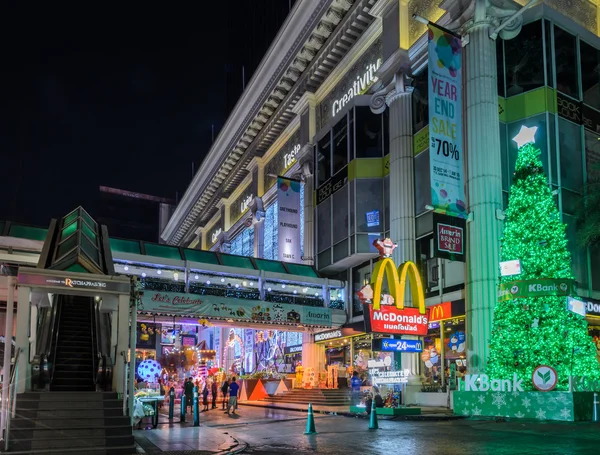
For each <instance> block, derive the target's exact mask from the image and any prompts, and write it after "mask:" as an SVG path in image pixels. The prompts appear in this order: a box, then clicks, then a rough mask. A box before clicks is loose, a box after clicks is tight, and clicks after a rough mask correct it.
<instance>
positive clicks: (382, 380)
mask: <svg viewBox="0 0 600 455" xmlns="http://www.w3.org/2000/svg"><path fill="white" fill-rule="evenodd" d="M369 374H370V375H371V381H372V382H373V385H377V386H378V385H386V384H405V383H407V382H408V376H409V375H410V370H408V369H405V370H399V371H383V370H380V369H377V368H370V369H369Z"/></svg>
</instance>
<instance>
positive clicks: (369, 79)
mask: <svg viewBox="0 0 600 455" xmlns="http://www.w3.org/2000/svg"><path fill="white" fill-rule="evenodd" d="M382 63H383V60H382V59H380V58H379V59H377V61H376V62H375V63H371V64H369V65H368V66H367V68H366V71H365V72H364V73H363V74H362V75H359V76H356V80H355V81H354V82H353V83H352V86H351V87H350V88H349V89H348V92H347V93H345V94H344V96H342V97H341V98H339V99H337V100H335V101H334V102H333V108H332V116H335V114H337V113H338V112H340V111H341V110H342V109H343V108H344V106H345V105H346V104H347V103H348V101H350V100H351V99H352V98H354V97H355V96H358V95H361V94H363V93H365V92H366V91H367V89H368V88H369V87H370V86H371V85H372V84H374V83H375V82H377V79H378V78H377V76H375V73H376V72H377V70H378V69H379V67H380V66H381V64H382Z"/></svg>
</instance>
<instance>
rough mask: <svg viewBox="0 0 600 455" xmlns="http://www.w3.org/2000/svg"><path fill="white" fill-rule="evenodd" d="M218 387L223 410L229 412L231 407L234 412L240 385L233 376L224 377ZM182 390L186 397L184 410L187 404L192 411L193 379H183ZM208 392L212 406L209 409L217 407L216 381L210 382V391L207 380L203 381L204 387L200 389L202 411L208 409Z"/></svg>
mask: <svg viewBox="0 0 600 455" xmlns="http://www.w3.org/2000/svg"><path fill="white" fill-rule="evenodd" d="M220 389H221V395H222V397H223V410H226V411H225V413H226V414H229V413H230V411H231V410H232V409H233V414H235V411H236V409H237V407H238V403H237V401H238V397H239V392H240V386H239V384H238V383H237V381H236V379H235V377H233V378H231V380H229V379H227V378H225V380H224V381H223V383H222V384H221V387H220ZM183 392H184V394H185V398H186V410H187V407H188V406H189V407H190V409H191V411H192V412H193V406H194V381H193V378H191V377H190V378H188V379H187V380H186V381H185V384H184V385H183ZM209 394H210V395H211V397H212V408H211V409H217V396H218V387H217V382H216V381H212V383H211V384H210V391H209V384H208V381H206V382H205V383H204V387H203V389H202V392H201V393H200V395H202V405H203V406H204V408H203V409H202V412H205V411H208V395H209ZM228 397H229V399H228Z"/></svg>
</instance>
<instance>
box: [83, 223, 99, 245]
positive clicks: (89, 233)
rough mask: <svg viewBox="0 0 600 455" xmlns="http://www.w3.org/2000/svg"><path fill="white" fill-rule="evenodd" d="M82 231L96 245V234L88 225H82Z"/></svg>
mask: <svg viewBox="0 0 600 455" xmlns="http://www.w3.org/2000/svg"><path fill="white" fill-rule="evenodd" d="M81 230H82V231H83V233H84V234H85V235H87V237H88V239H90V240H91V241H92V243H96V233H95V232H94V231H93V230H92V228H90V227H89V226H88V224H87V223H85V222H83V223H81Z"/></svg>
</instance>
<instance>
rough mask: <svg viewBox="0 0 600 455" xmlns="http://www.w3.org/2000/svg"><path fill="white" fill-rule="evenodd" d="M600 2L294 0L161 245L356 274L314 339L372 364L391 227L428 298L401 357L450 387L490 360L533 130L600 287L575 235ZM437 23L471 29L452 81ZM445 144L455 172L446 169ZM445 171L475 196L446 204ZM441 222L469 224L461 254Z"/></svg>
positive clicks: (593, 116) (586, 275) (590, 285)
mask: <svg viewBox="0 0 600 455" xmlns="http://www.w3.org/2000/svg"><path fill="white" fill-rule="evenodd" d="M525 4H527V5H526V6H525V7H523V5H525ZM599 11H600V9H599V7H598V6H597V5H596V2H595V1H588V0H576V1H573V2H566V3H565V2H555V1H545V2H542V1H540V2H535V1H533V2H529V3H528V2H527V1H526V0H519V1H517V2H511V1H502V0H494V1H491V0H489V1H485V0H473V1H470V2H457V1H452V0H448V1H433V2H431V1H422V0H401V1H399V0H354V1H352V0H314V1H300V2H297V4H296V6H295V7H294V9H293V10H292V11H291V13H290V15H289V17H288V19H287V21H286V22H285V23H284V25H283V26H282V28H281V30H280V32H279V34H278V35H277V36H276V38H275V40H274V42H273V44H272V45H271V47H270V48H269V50H268V51H267V53H266V55H265V57H264V59H263V61H262V62H261V64H260V65H259V67H258V69H257V70H256V72H255V74H254V76H253V78H252V80H251V82H250V84H248V86H247V88H246V90H245V92H244V93H243V95H242V96H241V98H240V100H239V101H238V104H237V105H236V107H235V108H234V110H233V112H232V113H231V115H230V117H229V119H228V120H227V122H226V124H225V126H224V127H223V129H222V131H221V133H220V134H219V136H218V138H217V139H216V140H215V142H214V144H213V146H212V148H211V149H210V150H209V151H208V153H207V155H206V158H205V159H204V161H203V163H202V166H201V168H200V169H199V170H198V172H197V174H196V176H195V178H194V179H193V181H192V183H191V184H190V186H189V188H188V189H187V192H186V193H185V195H184V197H183V199H182V200H181V202H180V203H179V205H178V207H177V209H176V211H175V213H174V215H173V216H172V218H171V220H170V221H169V223H168V225H167V227H166V228H165V230H164V231H163V233H162V239H163V240H164V241H165V242H167V243H168V244H170V245H176V246H180V247H185V248H190V249H198V250H206V251H218V252H224V253H230V254H233V255H239V256H248V257H253V258H264V259H270V260H272V259H278V260H280V261H282V263H284V264H286V267H292V268H293V267H296V264H309V265H314V266H315V268H316V270H317V271H318V273H319V274H320V275H321V276H324V277H329V278H330V279H335V280H339V281H340V282H343V283H347V284H346V286H345V288H344V289H340V290H339V292H340V293H339V294H337V295H332V296H329V297H328V299H327V300H328V301H327V302H326V303H325V304H326V305H334V304H333V303H332V302H334V301H335V305H338V304H344V305H345V306H344V310H345V311H346V313H347V323H346V325H345V326H344V327H342V328H340V329H339V330H335V331H333V332H323V333H319V331H318V330H316V331H310V332H307V333H308V335H307V334H305V336H312V337H314V341H315V343H316V345H317V346H319V349H321V351H320V353H321V354H319V355H318V356H317V357H320V358H322V359H323V360H322V362H323V364H333V363H336V364H338V365H340V366H345V365H350V364H351V363H352V360H354V363H355V366H356V367H357V368H358V367H361V366H362V367H365V368H366V367H367V359H368V358H370V357H372V356H373V347H374V346H375V344H376V342H375V341H374V340H373V339H374V338H375V339H376V338H379V337H382V336H383V337H389V336H390V335H389V334H383V335H382V334H380V333H377V334H373V333H367V332H366V330H365V326H364V323H363V321H364V316H365V315H364V314H363V311H364V306H363V303H362V302H361V301H360V300H359V298H358V296H357V295H356V292H357V291H358V290H360V289H361V288H362V287H363V286H364V285H365V284H366V283H369V282H370V281H371V279H372V277H371V273H372V270H373V264H374V261H376V260H377V259H378V252H377V250H376V249H375V247H374V245H373V242H374V240H376V239H383V238H386V237H389V238H391V239H392V240H393V241H394V242H396V244H397V245H398V246H397V248H396V249H395V250H394V251H393V258H394V260H395V262H396V263H397V264H400V263H402V262H404V261H414V262H415V263H416V264H417V266H418V269H419V271H420V274H421V277H422V279H423V283H424V287H425V298H426V305H427V306H428V307H430V308H431V309H430V320H429V325H428V328H427V334H426V335H424V336H422V337H421V339H422V340H423V343H424V344H423V348H424V352H423V353H420V354H402V368H403V369H410V374H411V378H413V380H415V378H416V380H417V381H418V382H419V385H420V381H424V382H427V381H429V382H431V381H435V380H438V381H444V378H443V376H444V375H443V374H441V371H444V370H445V369H446V368H449V367H450V366H451V365H452V364H454V365H455V366H457V367H458V369H460V368H461V367H467V368H468V369H469V370H470V371H472V372H476V371H481V370H482V369H484V368H485V363H486V359H487V356H488V341H489V337H490V328H491V323H492V311H493V307H494V304H495V301H496V284H497V282H498V278H499V263H498V261H499V249H500V237H501V233H502V226H503V219H504V212H503V209H505V208H506V206H507V201H508V191H509V187H510V182H511V175H512V173H513V171H514V166H515V158H516V154H517V146H516V143H515V142H514V141H513V140H512V138H513V137H514V136H515V135H516V134H517V132H518V131H519V129H520V128H521V126H522V125H526V126H528V127H533V126H535V127H537V133H536V136H535V139H536V143H537V145H538V146H539V147H540V148H541V150H542V152H543V154H542V159H543V163H544V166H545V169H546V172H547V174H548V176H549V179H550V182H551V184H552V188H553V189H554V190H555V195H556V202H557V204H558V206H559V208H560V212H561V214H562V217H563V221H564V222H565V223H566V225H567V237H568V242H569V248H570V250H571V253H572V256H573V269H574V272H575V275H576V278H577V281H578V285H579V295H580V296H581V297H582V298H583V299H587V300H588V301H589V302H593V299H594V298H598V297H599V296H600V255H598V254H597V253H594V252H593V251H588V250H586V249H582V248H581V247H579V246H578V245H577V242H576V225H575V217H574V215H575V209H576V206H577V204H578V201H579V199H580V197H581V194H582V188H583V185H584V183H585V182H586V178H587V176H588V175H589V174H590V173H591V172H592V169H591V168H592V165H593V164H594V163H595V162H597V161H598V159H599V157H600V143H599V142H598V139H599V137H598V133H599V131H600V86H599V82H600V79H599V78H600V76H599V74H600V73H599V70H598V68H599V66H598V65H599V64H600V50H599V49H600V39H599V38H598V31H599V30H600V23H599V22H598V18H599V15H598V14H599ZM423 18H424V19H425V20H423ZM427 21H431V22H432V23H434V24H437V25H438V26H440V27H441V28H442V31H443V32H446V33H448V35H450V36H453V34H456V35H459V36H460V37H461V40H462V66H461V65H458V67H459V68H458V69H459V70H460V71H458V72H455V73H454V74H453V76H455V82H456V85H455V86H454V88H453V89H452V90H449V89H444V88H442V86H441V84H440V83H439V81H437V82H436V81H435V80H434V78H433V77H431V74H432V70H434V71H435V70H439V68H435V67H436V66H438V65H437V60H436V58H442V57H440V55H441V54H437V55H432V53H431V52H428V34H427V33H426V32H427V29H428V25H427ZM458 47H460V46H458ZM454 52H455V53H456V52H460V49H454ZM430 62H433V63H434V64H433V65H431V64H430ZM459 62H460V60H459ZM440 66H443V62H442V63H441V65H440ZM433 74H435V72H433ZM457 74H458V77H456V75H457ZM444 91H445V92H446V93H444ZM444 96H446V99H444ZM448 99H449V100H450V101H453V102H454V104H453V103H450V104H453V106H454V108H455V111H453V112H452V113H451V115H450V117H452V122H453V125H452V126H450V129H451V131H450V132H448V131H446V132H445V134H447V135H448V136H449V137H451V138H452V139H453V142H454V148H452V143H450V145H449V149H447V150H443V149H440V148H439V147H440V142H439V137H440V130H443V128H442V127H440V124H439V122H440V119H439V118H436V119H435V121H434V122H432V125H433V128H430V119H431V118H432V117H433V118H435V116H436V115H437V114H442V117H443V115H446V117H445V118H448V112H446V113H445V114H444V113H443V112H441V111H443V110H444V106H448V103H447V101H448ZM430 100H431V103H430V102H429V101H430ZM431 109H434V110H435V113H434V115H432V113H431V112H430V110H431ZM445 121H446V120H445ZM445 124H446V125H447V123H445ZM442 134H444V131H442ZM436 143H437V146H436V147H438V148H437V151H436V149H435V148H433V147H432V149H433V150H432V149H430V147H429V146H430V144H434V146H435V144H436ZM447 145H448V144H446V145H444V147H446V146H447ZM440 150H442V152H444V151H446V153H445V155H448V151H449V152H450V157H451V158H454V159H455V160H456V163H454V164H455V166H454V167H448V168H445V169H441V170H440V164H439V155H440ZM463 152H464V153H463ZM459 154H460V158H459ZM442 167H443V166H442ZM432 173H433V174H435V175H432ZM440 173H445V177H446V178H448V175H450V178H452V179H454V181H455V182H458V184H457V185H455V187H454V188H455V190H456V191H458V193H461V192H462V193H463V195H464V197H463V198H462V199H461V198H457V199H456V200H455V206H454V207H453V208H454V212H455V213H451V212H452V210H440V207H441V204H440V200H439V199H441V198H444V197H446V194H445V193H444V191H441V192H440V191H438V192H436V191H435V190H434V191H432V186H435V184H436V182H437V183H439V180H436V178H438V179H439V178H440ZM278 177H286V178H288V179H290V180H284V179H279V180H278ZM442 177H443V176H442ZM278 181H279V184H278ZM297 181H300V182H301V183H300V184H298V183H297ZM294 182H295V183H294ZM294 185H296V190H297V191H296V192H298V193H299V194H295V190H294ZM290 191H291V193H290ZM432 193H433V194H434V196H433V199H432ZM290 194H292V195H291V196H290ZM448 198H450V196H448ZM282 204H283V205H282ZM446 208H447V207H446ZM441 212H445V215H444V213H441ZM457 212H462V213H458V215H459V216H448V215H456V214H457ZM282 219H283V220H282ZM443 225H446V226H450V227H451V228H452V229H453V231H454V232H458V234H457V235H458V236H459V241H458V244H459V246H458V249H455V250H454V252H453V254H448V251H447V249H446V250H445V248H444V242H443V239H442V237H441V235H442V232H443V229H444V227H443ZM336 292H338V291H336ZM408 300H409V298H408V293H407V303H409V302H408ZM588 307H589V308H592V311H589V312H588V320H589V322H590V325H591V326H592V325H594V323H596V324H598V322H595V321H598V319H597V317H596V316H595V315H594V311H593V308H594V305H593V303H592V304H590V305H588ZM595 307H596V308H597V307H598V305H596V306H595ZM598 325H600V324H598ZM408 338H411V337H408ZM374 343H375V344H374ZM303 360H305V361H308V360H307V359H306V358H305V359H303ZM319 362H321V361H319ZM323 364H321V365H320V366H319V365H314V366H315V367H317V368H319V367H320V368H323Z"/></svg>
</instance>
